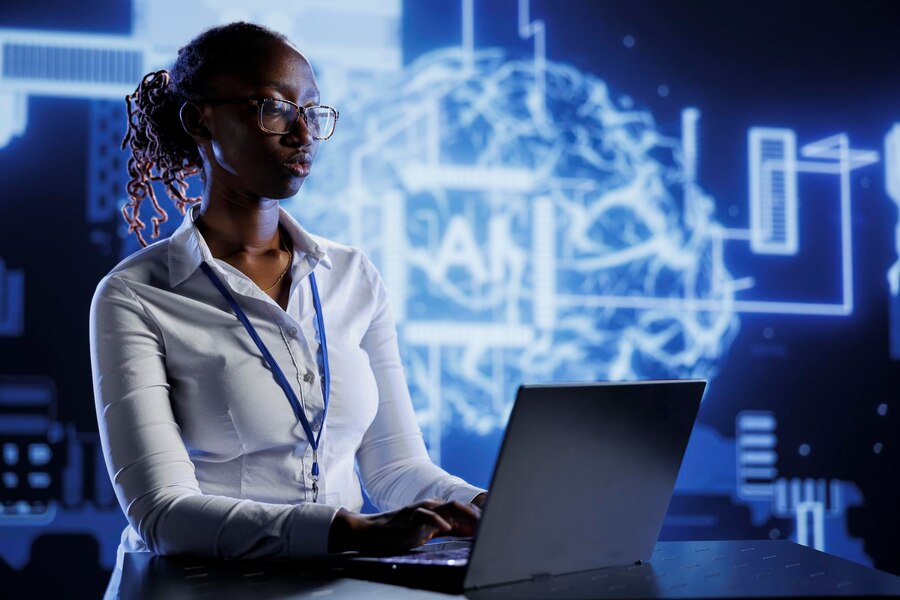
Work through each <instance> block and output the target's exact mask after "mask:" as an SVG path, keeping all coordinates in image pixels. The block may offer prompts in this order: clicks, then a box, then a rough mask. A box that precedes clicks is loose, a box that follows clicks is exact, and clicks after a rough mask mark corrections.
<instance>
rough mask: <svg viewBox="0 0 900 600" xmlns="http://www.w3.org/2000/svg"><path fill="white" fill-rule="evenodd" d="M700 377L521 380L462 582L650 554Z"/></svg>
mask: <svg viewBox="0 0 900 600" xmlns="http://www.w3.org/2000/svg"><path fill="white" fill-rule="evenodd" d="M705 388H706V382H705V381H700V380H691V381H645V382H629V383H594V384H563V385H558V384H557V385H526V386H521V387H520V388H519V391H518V394H517V395H516V403H515V405H514V407H513V411H512V414H511V415H510V419H509V424H508V425H507V429H506V435H505V436H504V439H503V445H502V447H501V449H500V455H499V457H498V459H497V465H496V467H495V469H494V475H493V478H492V482H491V486H490V490H491V493H490V496H489V498H488V504H487V506H486V507H485V511H484V514H483V516H482V519H481V521H480V523H479V527H478V534H477V536H476V541H475V544H474V546H473V548H472V554H471V556H470V558H469V565H468V570H467V572H466V577H465V582H464V587H465V588H466V589H470V588H473V587H481V586H486V585H494V584H499V583H507V582H512V581H520V580H525V579H532V578H536V577H541V576H546V575H560V574H564V573H572V572H576V571H584V570H589V569H595V568H599V567H605V566H611V565H621V564H628V563H633V562H636V561H638V560H649V558H650V555H651V553H652V552H653V547H654V544H655V543H656V540H657V537H658V536H659V531H660V529H661V527H662V523H663V519H664V517H665V514H666V510H667V509H668V505H669V499H670V497H671V495H672V489H673V488H674V486H675V479H676V478H677V476H678V469H679V468H680V466H681V460H682V458H683V456H684V451H685V448H686V447H687V443H688V439H689V438H690V435H691V429H692V428H693V424H694V419H695V418H696V416H697V412H698V410H699V407H700V400H701V398H702V396H703V391H704V389H705Z"/></svg>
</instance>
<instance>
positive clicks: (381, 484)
mask: <svg viewBox="0 0 900 600" xmlns="http://www.w3.org/2000/svg"><path fill="white" fill-rule="evenodd" d="M364 266H365V268H366V269H367V271H368V278H369V281H370V283H371V285H372V293H373V294H374V295H375V313H374V316H373V318H372V323H371V325H370V326H369V328H368V330H367V331H366V333H365V335H364V337H363V340H362V348H363V350H365V351H366V353H367V354H368V355H369V362H370V365H371V367H372V371H373V372H374V374H375V380H376V383H377V386H378V412H377V413H376V416H375V420H374V421H373V423H372V425H371V426H370V427H369V429H368V431H367V432H366V434H365V436H364V437H363V441H362V444H361V446H360V448H359V450H358V452H357V460H358V464H359V472H360V476H361V478H362V482H363V485H364V486H365V488H366V492H367V493H368V494H369V497H370V498H371V499H372V501H373V502H374V503H375V505H376V506H378V507H379V508H380V509H381V510H391V509H395V508H399V507H401V506H406V505H407V504H409V503H411V502H415V501H418V500H424V499H426V498H435V497H436V498H442V499H444V500H447V501H450V500H459V501H461V502H470V501H471V500H472V499H473V498H475V496H477V495H478V494H480V493H481V492H483V491H484V490H483V489H480V488H477V487H474V486H471V485H469V484H467V483H466V482H465V481H463V480H462V479H460V478H458V477H453V476H451V475H450V474H448V473H447V472H446V471H444V470H443V469H441V468H440V467H438V466H437V465H435V464H434V463H433V462H432V461H431V458H430V457H429V456H428V452H427V451H426V449H425V441H424V439H423V437H422V432H421V430H420V429H419V425H418V423H417V422H416V418H415V413H414V412H413V407H412V400H411V398H410V395H409V388H408V387H407V384H406V377H405V376H404V374H403V364H402V362H401V360H400V351H399V347H398V344H397V330H396V327H395V325H394V320H393V318H392V316H391V312H390V307H389V305H388V299H387V292H386V290H385V287H384V283H383V282H382V280H381V277H380V276H379V274H378V272H377V271H376V270H375V268H374V266H372V265H371V264H370V263H368V261H366V262H365V264H364Z"/></svg>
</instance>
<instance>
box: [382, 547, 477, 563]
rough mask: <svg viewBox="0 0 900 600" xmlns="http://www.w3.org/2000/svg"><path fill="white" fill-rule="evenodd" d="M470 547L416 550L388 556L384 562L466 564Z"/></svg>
mask: <svg viewBox="0 0 900 600" xmlns="http://www.w3.org/2000/svg"><path fill="white" fill-rule="evenodd" d="M469 550H470V548H453V549H452V550H435V551H425V552H414V553H411V554H402V555H400V556H388V557H386V558H383V559H381V560H382V561H384V562H392V563H404V564H428V565H465V564H466V563H468V562H469Z"/></svg>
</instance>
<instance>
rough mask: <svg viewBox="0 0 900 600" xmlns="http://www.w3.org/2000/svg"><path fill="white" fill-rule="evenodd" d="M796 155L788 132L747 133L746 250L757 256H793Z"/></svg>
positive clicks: (761, 129)
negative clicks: (747, 236)
mask: <svg viewBox="0 0 900 600" xmlns="http://www.w3.org/2000/svg"><path fill="white" fill-rule="evenodd" d="M796 154H797V137H796V135H795V134H794V132H793V131H791V130H790V129H771V128H764V127H754V128H753V129H751V130H750V134H749V156H750V169H749V171H750V247H751V248H752V249H753V251H754V252H755V253H757V254H797V246H798V239H797V238H798V232H797V228H798V223H797V220H798V219H797V213H798V210H799V207H798V203H797V159H796Z"/></svg>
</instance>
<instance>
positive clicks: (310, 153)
mask: <svg viewBox="0 0 900 600" xmlns="http://www.w3.org/2000/svg"><path fill="white" fill-rule="evenodd" d="M250 54H251V55H250V56H249V57H248V60H247V61H246V63H244V64H243V65H240V66H238V68H236V69H235V71H234V72H233V73H230V74H228V75H225V76H221V77H219V78H217V79H216V80H215V82H214V86H213V87H214V89H215V90H216V94H215V97H220V98H254V99H260V98H280V99H284V100H291V101H292V102H296V103H297V104H299V105H300V106H305V107H308V106H314V105H316V104H318V103H319V88H318V86H317V85H316V78H315V76H314V75H313V72H312V68H311V67H310V65H309V63H308V62H307V61H306V58H304V57H303V55H302V54H300V53H299V52H298V51H297V50H296V49H294V48H293V47H291V46H290V45H288V44H286V43H284V42H281V41H278V40H270V41H266V42H264V43H262V44H261V45H260V46H258V47H257V48H256V49H254V51H252V53H250ZM202 110H203V116H204V119H203V120H204V123H205V124H206V126H207V128H208V129H209V133H210V137H209V139H208V140H206V141H205V143H203V144H202V146H203V154H204V156H205V159H206V160H205V162H207V185H210V186H211V187H212V188H213V189H214V190H216V191H217V192H226V193H231V194H236V195H238V196H241V197H245V198H248V199H257V198H272V199H282V198H289V197H291V196H293V195H294V194H296V193H297V192H298V191H299V190H300V186H302V185H303V182H304V181H305V179H306V176H307V175H309V171H310V167H311V166H312V162H313V159H315V157H316V152H317V150H318V148H319V142H318V141H317V140H315V139H313V137H312V135H310V133H309V130H308V129H307V127H306V123H305V122H304V120H303V119H302V118H301V119H299V120H298V122H297V124H295V125H294V127H293V129H291V130H290V131H288V132H287V133H284V134H274V133H267V132H265V131H263V130H262V129H261V128H260V127H259V107H258V106H256V105H253V104H250V103H249V102H248V103H247V104H218V105H212V104H205V105H204V106H203V108H202Z"/></svg>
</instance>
